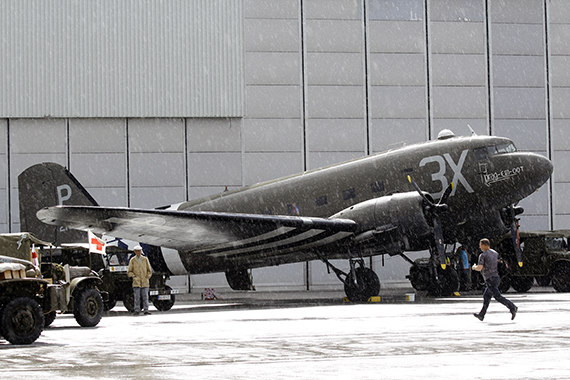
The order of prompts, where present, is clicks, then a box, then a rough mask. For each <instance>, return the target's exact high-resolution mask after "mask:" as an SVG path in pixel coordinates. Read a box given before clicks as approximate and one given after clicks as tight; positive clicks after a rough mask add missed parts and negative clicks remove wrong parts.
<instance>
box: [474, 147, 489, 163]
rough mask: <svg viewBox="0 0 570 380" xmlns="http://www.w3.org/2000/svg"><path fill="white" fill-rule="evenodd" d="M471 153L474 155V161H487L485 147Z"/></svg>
mask: <svg viewBox="0 0 570 380" xmlns="http://www.w3.org/2000/svg"><path fill="white" fill-rule="evenodd" d="M473 153H474V154H475V159H476V160H477V161H483V160H488V159H489V154H488V153H487V148H486V147H484V148H477V149H474V150H473Z"/></svg>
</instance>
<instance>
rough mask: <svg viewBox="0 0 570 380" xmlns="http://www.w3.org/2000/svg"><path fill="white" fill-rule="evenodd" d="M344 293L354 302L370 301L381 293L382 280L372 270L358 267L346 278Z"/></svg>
mask: <svg viewBox="0 0 570 380" xmlns="http://www.w3.org/2000/svg"><path fill="white" fill-rule="evenodd" d="M344 292H345V293H346V296H347V298H348V299H349V300H350V301H352V302H364V301H368V299H369V298H370V297H374V296H377V295H378V293H380V279H378V275H376V273H374V271H373V270H372V269H370V268H366V267H358V268H356V269H355V270H354V271H351V272H350V273H349V274H348V276H346V280H345V282H344Z"/></svg>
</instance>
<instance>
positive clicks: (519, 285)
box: [511, 276, 534, 293]
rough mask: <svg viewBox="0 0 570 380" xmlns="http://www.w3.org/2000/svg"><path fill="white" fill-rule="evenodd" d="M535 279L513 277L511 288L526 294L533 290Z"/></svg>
mask: <svg viewBox="0 0 570 380" xmlns="http://www.w3.org/2000/svg"><path fill="white" fill-rule="evenodd" d="M533 283H534V277H532V276H530V277H529V276H513V277H512V278H511V286H512V287H513V288H514V289H515V290H516V291H517V292H519V293H526V292H528V291H529V290H530V288H532V284H533Z"/></svg>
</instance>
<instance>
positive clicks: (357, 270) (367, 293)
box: [321, 258, 380, 302]
mask: <svg viewBox="0 0 570 380" xmlns="http://www.w3.org/2000/svg"><path fill="white" fill-rule="evenodd" d="M321 260H322V261H323V262H324V263H325V264H326V265H327V269H328V270H329V272H330V269H332V270H333V272H334V274H335V275H336V276H337V277H338V279H339V280H340V281H342V283H343V284H344V292H345V293H346V297H347V298H348V299H349V300H350V301H351V302H365V301H368V299H369V298H370V297H374V296H377V295H378V293H379V292H380V279H379V278H378V275H377V274H376V273H375V272H374V271H373V270H372V269H370V268H366V266H365V265H364V259H363V258H356V259H354V258H351V259H350V260H349V264H350V271H349V272H348V273H345V272H343V271H342V270H340V269H338V268H336V267H335V266H333V265H332V264H331V263H330V262H329V261H328V260H327V259H325V258H321Z"/></svg>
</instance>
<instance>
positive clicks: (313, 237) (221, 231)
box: [37, 206, 358, 256]
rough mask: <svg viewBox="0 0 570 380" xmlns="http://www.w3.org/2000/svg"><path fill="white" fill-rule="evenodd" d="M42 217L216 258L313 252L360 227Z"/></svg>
mask: <svg viewBox="0 0 570 380" xmlns="http://www.w3.org/2000/svg"><path fill="white" fill-rule="evenodd" d="M37 217H38V218H39V219H40V220H41V221H42V222H44V223H47V224H52V225H56V226H60V227H65V228H72V229H78V230H92V231H93V232H96V233H99V234H107V235H112V236H117V237H121V238H124V239H129V240H133V241H138V242H141V243H146V244H152V245H156V246H161V247H167V248H173V249H177V250H183V251H192V252H196V253H202V252H203V253H205V254H208V253H211V254H214V255H215V256H218V255H221V256H224V255H226V254H229V255H235V254H239V253H240V251H244V252H245V251H247V250H249V249H250V247H253V246H255V247H256V248H257V249H264V248H267V249H272V250H275V249H277V250H278V249H279V248H281V247H284V248H285V247H286V248H287V249H291V248H294V247H295V246H296V245H297V246H299V247H301V248H304V247H314V246H318V245H320V244H328V243H331V242H335V241H338V240H340V239H344V238H346V237H348V236H351V235H352V234H353V233H354V231H356V229H357V228H358V225H357V223H356V222H354V221H352V220H349V219H325V218H309V217H300V216H281V215H261V214H238V213H225V212H224V213H222V212H208V211H177V210H157V209H136V208H125V207H99V206H55V207H47V208H44V209H41V210H40V211H38V213H37Z"/></svg>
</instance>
